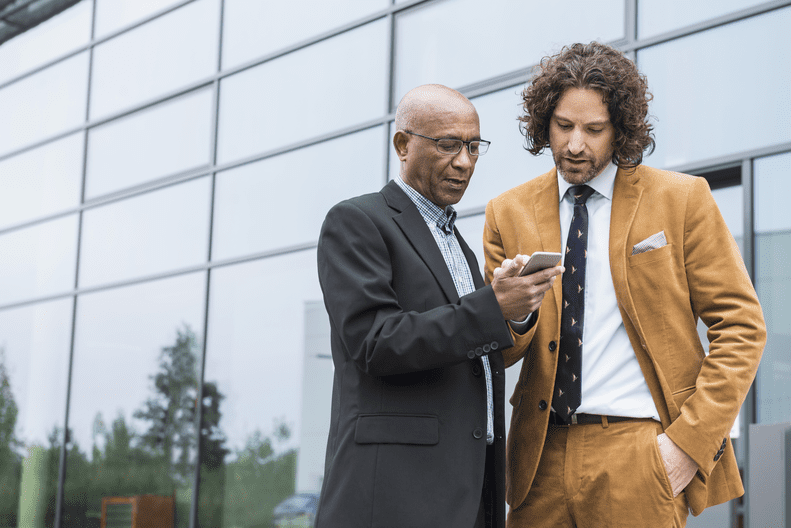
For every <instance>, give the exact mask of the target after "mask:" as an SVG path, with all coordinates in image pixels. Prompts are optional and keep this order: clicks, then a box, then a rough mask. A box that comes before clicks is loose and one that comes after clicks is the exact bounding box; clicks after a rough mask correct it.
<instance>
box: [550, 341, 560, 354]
mask: <svg viewBox="0 0 791 528" xmlns="http://www.w3.org/2000/svg"><path fill="white" fill-rule="evenodd" d="M557 348H558V344H557V343H555V342H554V341H550V342H549V351H550V352H554V351H555V350H556V349H557Z"/></svg>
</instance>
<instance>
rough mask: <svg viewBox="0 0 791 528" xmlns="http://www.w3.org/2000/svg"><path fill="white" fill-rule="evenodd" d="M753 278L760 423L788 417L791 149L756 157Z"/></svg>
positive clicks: (790, 404) (790, 413) (790, 379)
mask: <svg viewBox="0 0 791 528" xmlns="http://www.w3.org/2000/svg"><path fill="white" fill-rule="evenodd" d="M754 167H755V194H754V197H755V230H756V236H755V284H756V289H757V290H758V297H759V298H760V299H761V306H762V307H763V311H764V317H765V318H766V329H767V333H768V335H767V341H766V348H765V349H764V355H763V358H762V359H761V366H760V367H759V368H758V378H757V382H756V387H757V397H758V423H766V424H770V423H779V422H788V421H791V393H790V392H789V390H788V387H789V386H791V356H789V353H788V351H789V350H791V325H789V324H788V322H789V321H790V320H791V265H789V264H791V215H789V214H788V200H787V198H786V193H784V192H782V190H784V189H787V188H788V182H789V179H791V154H781V155H778V156H772V157H768V158H763V159H759V160H756V161H755V165H754Z"/></svg>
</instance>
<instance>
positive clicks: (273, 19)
mask: <svg viewBox="0 0 791 528" xmlns="http://www.w3.org/2000/svg"><path fill="white" fill-rule="evenodd" d="M388 4H389V2H388V0H335V1H334V2H327V1H326V0H291V1H290V2H261V1H260V0H226V2H225V8H224V11H223V25H224V30H223V43H222V64H223V68H230V67H233V66H236V65H238V64H241V63H243V62H246V61H249V60H252V59H255V58H256V57H260V56H262V55H266V54H267V53H271V52H273V51H276V50H278V49H280V48H284V47H286V46H289V45H291V44H295V43H297V42H300V41H303V40H305V39H308V38H310V37H312V36H314V35H318V34H320V33H323V32H325V31H328V30H330V29H333V28H335V27H338V26H341V25H343V24H345V23H347V22H351V21H352V20H355V19H358V18H362V17H364V16H365V15H368V14H371V13H374V12H376V11H379V10H380V9H384V8H386V7H387V6H388ZM295 13H299V16H294V14H295Z"/></svg>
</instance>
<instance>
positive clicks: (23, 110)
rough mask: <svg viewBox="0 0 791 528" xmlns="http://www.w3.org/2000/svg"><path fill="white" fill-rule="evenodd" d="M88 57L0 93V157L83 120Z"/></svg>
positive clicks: (69, 61) (67, 62)
mask: <svg viewBox="0 0 791 528" xmlns="http://www.w3.org/2000/svg"><path fill="white" fill-rule="evenodd" d="M87 88H88V53H80V54H79V55H75V56H74V57H71V58H69V59H66V60H64V61H63V62H59V63H58V64H56V65H54V66H50V67H49V68H47V69H45V70H42V71H40V72H38V73H36V74H34V75H31V76H30V77H25V78H24V79H22V80H21V81H18V82H15V83H14V84H11V85H9V86H6V87H5V88H3V89H2V90H0V116H2V117H3V118H2V119H0V155H3V154H6V153H8V152H12V151H14V150H17V149H19V148H22V147H24V146H26V145H29V144H30V143H33V142H35V141H39V140H42V139H44V138H46V137H48V136H52V135H54V134H57V133H58V132H63V131H64V130H67V129H69V128H72V127H76V126H78V125H80V124H81V123H82V122H83V121H84V120H85V103H86V100H87V91H86V90H87Z"/></svg>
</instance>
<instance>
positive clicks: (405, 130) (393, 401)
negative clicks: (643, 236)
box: [316, 85, 560, 528]
mask: <svg viewBox="0 0 791 528" xmlns="http://www.w3.org/2000/svg"><path fill="white" fill-rule="evenodd" d="M395 125H396V129H397V131H396V132H395V135H394V137H393V145H394V147H395V151H396V154H397V155H398V159H399V160H400V162H401V167H400V175H399V177H398V178H396V179H395V180H394V181H391V182H390V183H388V184H387V185H386V186H385V187H384V188H383V189H382V190H381V191H379V192H378V193H373V194H368V195H364V196H358V197H356V198H352V199H350V200H346V201H344V202H341V203H339V204H338V205H336V206H335V207H333V208H332V209H331V210H330V212H329V213H328V214H327V218H326V220H325V222H324V225H323V227H322V230H321V235H320V238H319V245H318V269H319V280H320V282H321V287H322V291H323V293H324V303H325V305H326V307H327V313H328V314H329V316H330V326H331V332H332V338H331V339H332V359H333V362H334V364H335V378H334V383H333V391H332V416H331V424H330V434H329V441H328V443H327V459H326V465H325V474H324V483H323V487H322V491H321V502H320V505H319V510H318V515H317V517H316V526H317V527H318V528H336V527H337V528H356V527H360V528H362V527H377V528H379V527H382V528H383V527H391V528H422V527H427V528H428V527H430V528H443V527H447V528H483V527H499V528H502V527H503V526H504V523H505V506H504V504H505V495H504V493H505V489H504V488H505V477H504V462H505V451H504V434H505V431H504V423H503V422H504V418H503V392H504V379H505V378H504V368H503V358H502V354H501V352H502V350H503V349H505V348H508V347H510V346H512V344H513V342H512V340H511V333H510V332H509V328H508V324H507V323H506V321H507V320H513V319H515V320H522V319H524V318H525V317H526V316H527V314H528V313H531V312H532V311H533V310H535V309H536V308H537V307H538V305H539V304H540V302H541V299H542V298H543V295H544V292H545V291H546V290H547V289H549V288H550V286H551V284H552V282H553V281H554V277H555V276H556V275H557V274H558V273H560V268H553V269H550V270H546V271H545V272H543V273H538V274H535V275H531V276H530V278H519V277H515V275H516V274H517V271H518V269H519V268H520V267H521V264H523V262H519V261H517V262H511V261H508V262H507V263H505V265H504V266H502V268H498V271H497V274H496V276H495V278H494V280H493V281H492V284H491V285H490V286H484V284H483V279H482V277H481V275H480V272H479V266H478V262H477V261H476V259H475V256H474V254H473V253H472V251H470V248H469V247H468V246H467V244H466V243H465V242H464V239H463V238H462V237H461V234H460V233H459V231H458V229H456V228H455V227H454V221H455V219H456V212H455V211H454V210H453V207H452V206H451V205H452V204H455V203H457V202H458V201H459V200H460V199H461V197H462V195H463V194H464V191H465V189H466V188H467V185H468V184H469V182H470V178H471V177H472V173H473V170H474V168H475V164H476V162H477V161H478V158H479V157H480V156H481V155H482V154H484V153H485V152H486V150H487V148H488V146H489V144H488V142H487V141H484V140H482V139H481V135H480V130H479V121H478V113H477V112H476V111H475V107H474V106H473V105H472V103H470V101H469V100H467V98H466V97H464V96H463V95H461V94H460V93H459V92H456V91H455V90H451V89H450V88H447V87H444V86H440V85H427V86H421V87H418V88H415V89H414V90H412V91H410V92H409V93H408V94H407V95H405V96H404V98H403V100H402V101H401V103H400V104H399V106H398V110H397V112H396V122H395Z"/></svg>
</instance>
